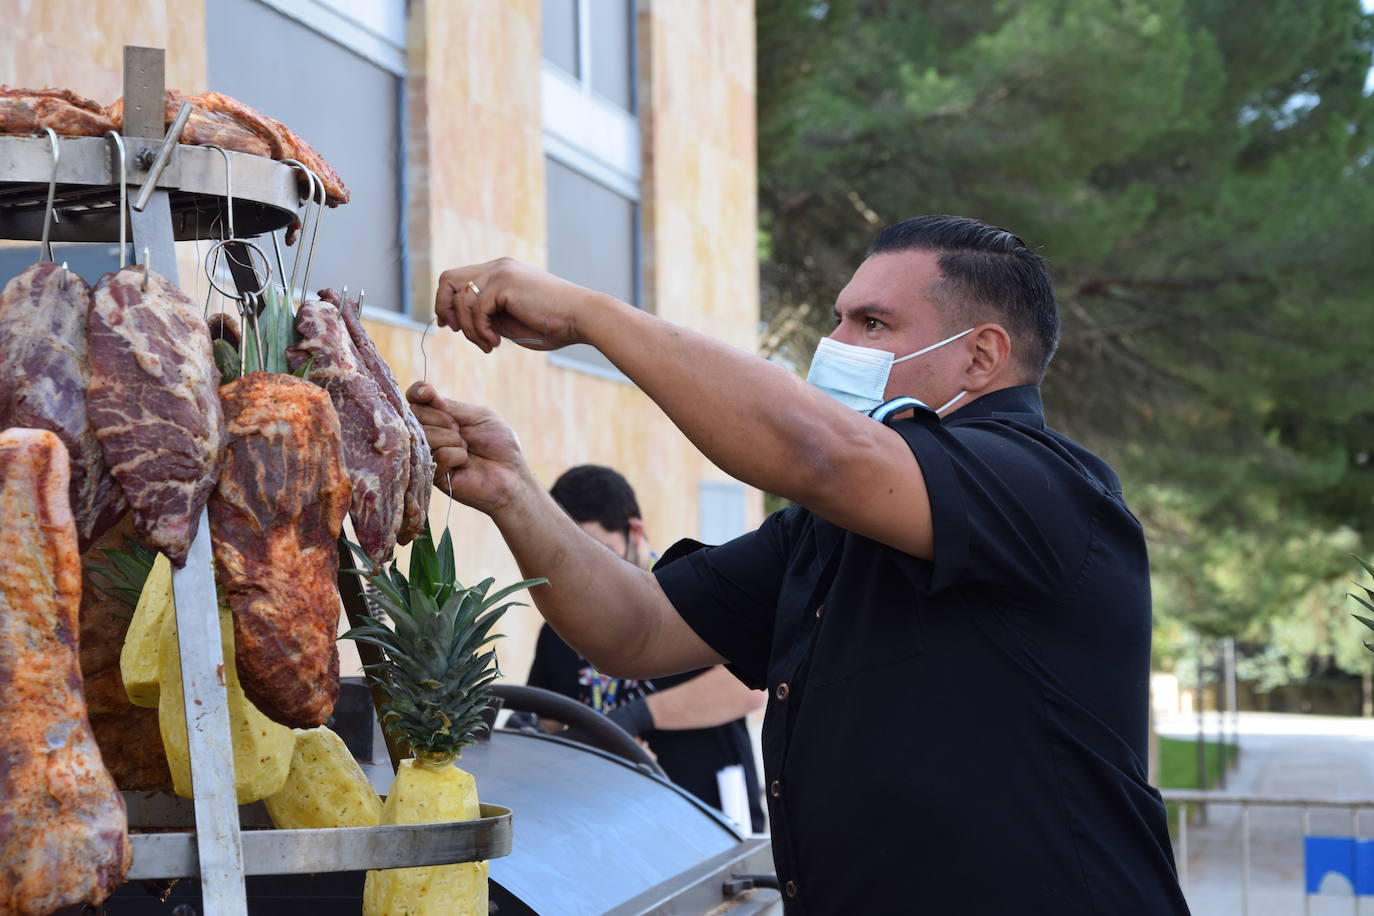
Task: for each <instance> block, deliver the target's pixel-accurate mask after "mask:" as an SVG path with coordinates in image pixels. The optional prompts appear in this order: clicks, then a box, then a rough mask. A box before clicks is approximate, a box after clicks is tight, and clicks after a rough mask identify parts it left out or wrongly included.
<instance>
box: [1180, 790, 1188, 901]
mask: <svg viewBox="0 0 1374 916" xmlns="http://www.w3.org/2000/svg"><path fill="white" fill-rule="evenodd" d="M1178 883H1179V885H1180V886H1181V887H1182V888H1183V893H1184V894H1185V895H1186V894H1187V893H1188V803H1187V802H1183V803H1182V804H1180V805H1179V806H1178Z"/></svg>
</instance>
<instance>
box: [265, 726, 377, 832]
mask: <svg viewBox="0 0 1374 916" xmlns="http://www.w3.org/2000/svg"><path fill="white" fill-rule="evenodd" d="M295 736H296V748H295V750H294V751H292V752H291V770H290V772H289V773H288V774H287V776H286V784H285V785H284V786H282V788H281V791H279V792H277V793H276V794H275V795H269V796H268V797H267V798H265V799H264V800H263V803H264V804H265V805H266V806H267V813H268V814H269V815H271V817H272V823H273V824H275V825H276V826H277V827H278V828H280V829H282V830H298V829H302V828H307V827H376V826H377V824H378V822H379V821H380V819H381V816H382V800H381V799H380V798H378V797H377V792H376V790H375V789H373V788H372V783H370V782H368V781H367V775H366V774H365V773H363V768H362V767H360V766H358V761H356V760H354V759H353V754H352V753H351V752H350V751H349V750H348V745H346V744H344V741H343V739H342V738H340V737H339V736H338V735H336V734H335V733H334V732H332V731H330V730H329V729H328V728H325V727H324V726H323V725H321V726H318V727H317V728H298V729H295Z"/></svg>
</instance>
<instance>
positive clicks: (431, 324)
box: [420, 315, 455, 531]
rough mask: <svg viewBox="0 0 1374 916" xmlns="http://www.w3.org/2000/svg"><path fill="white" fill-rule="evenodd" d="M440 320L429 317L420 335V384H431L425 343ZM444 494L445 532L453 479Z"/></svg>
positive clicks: (450, 512)
mask: <svg viewBox="0 0 1374 916" xmlns="http://www.w3.org/2000/svg"><path fill="white" fill-rule="evenodd" d="M438 326H439V325H438V318H437V316H435V315H431V316H429V321H427V322H425V329H424V331H423V332H421V334H420V384H422V385H428V384H429V351H428V350H427V349H425V341H426V340H427V339H428V338H429V329H430V328H435V327H438ZM444 492H445V494H446V495H447V496H448V505H447V506H445V507H444V530H445V531H449V530H450V529H449V520H450V519H451V518H453V504H454V502H455V500H454V498H453V479H452V478H451V477H450V476H449V475H448V474H445V475H444Z"/></svg>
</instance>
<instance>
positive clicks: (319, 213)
mask: <svg viewBox="0 0 1374 916" xmlns="http://www.w3.org/2000/svg"><path fill="white" fill-rule="evenodd" d="M281 162H282V164H283V165H289V166H291V167H292V168H296V169H300V170H301V171H302V172H304V173H305V177H306V179H307V180H308V181H309V182H310V191H309V192H308V194H307V196H306V198H305V202H306V206H305V210H304V211H303V213H302V215H301V243H300V244H301V247H300V248H298V249H296V260H295V261H293V262H292V264H291V290H292V293H291V295H294V294H295V292H294V291H295V289H296V273H297V271H298V269H299V268H300V264H301V255H302V253H305V273H304V274H303V275H302V276H301V287H300V290H301V298H302V299H304V298H305V296H306V287H307V286H308V285H309V283H310V266H311V265H312V264H313V263H314V261H315V243H316V241H318V240H319V237H320V221H321V218H322V217H323V216H324V201H325V194H324V182H323V181H321V180H320V177H319V176H318V175H316V174H315V173H314V172H313V171H311V170H310V168H308V167H307V166H306V165H305V164H304V163H303V162H301V161H299V160H297V159H283V160H281ZM312 203H313V204H314V205H315V225H314V226H313V227H312V229H311V232H310V245H309V251H308V252H304V251H303V250H304V249H305V248H306V244H305V224H306V223H307V222H309V220H310V204H312Z"/></svg>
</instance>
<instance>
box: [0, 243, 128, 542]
mask: <svg viewBox="0 0 1374 916" xmlns="http://www.w3.org/2000/svg"><path fill="white" fill-rule="evenodd" d="M90 304H91V288H90V287H89V286H87V285H86V281H85V280H82V279H81V278H80V277H78V276H77V275H76V274H74V273H71V272H70V271H64V270H63V269H62V268H61V267H59V266H58V265H56V264H54V263H52V262H51V261H44V262H41V263H38V264H35V265H33V266H32V267H30V268H28V269H27V270H25V271H23V272H22V273H20V274H19V276H17V277H15V278H14V279H13V280H11V281H10V282H9V283H8V284H6V286H5V290H4V292H3V293H0V379H4V380H5V381H6V382H7V384H5V385H3V386H0V429H6V428H8V427H11V426H24V427H29V428H32V429H47V430H51V431H52V432H54V433H57V436H58V438H60V439H61V440H62V444H63V445H65V446H66V447H67V452H68V454H69V455H70V456H71V468H72V470H71V481H72V482H71V507H72V514H73V515H75V516H76V533H77V536H78V537H79V538H80V540H81V549H82V550H85V549H86V548H87V547H89V546H90V545H91V544H92V543H93V542H94V541H95V539H96V538H98V537H100V535H101V534H102V533H104V532H105V531H106V530H107V529H108V528H109V527H110V526H111V525H113V524H114V523H115V522H117V521H119V519H120V517H121V516H122V515H123V514H124V512H125V510H126V509H127V508H128V507H127V505H126V504H125V502H124V494H123V492H121V491H120V489H119V484H117V483H115V479H114V478H113V477H112V476H110V471H109V469H108V468H107V467H106V466H105V456H104V454H103V453H102V452H101V449H100V441H99V440H98V439H97V438H96V436H95V430H94V429H92V428H91V424H90V421H89V419H88V417H87V414H86V386H87V384H88V383H89V381H90V375H91V370H90V361H89V354H88V348H87V342H86V313H87V312H88V311H89V310H90Z"/></svg>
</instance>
